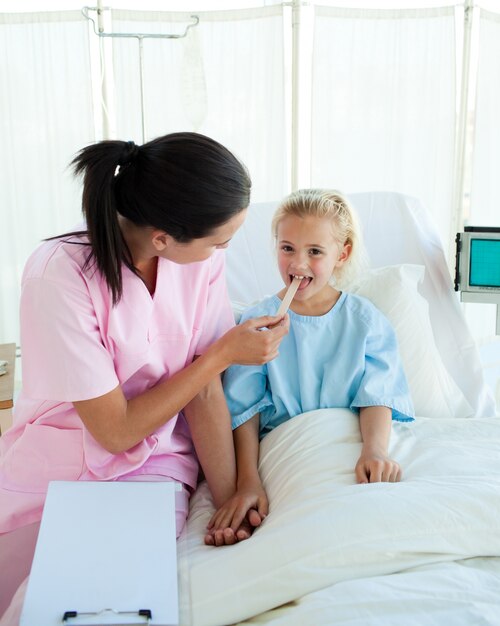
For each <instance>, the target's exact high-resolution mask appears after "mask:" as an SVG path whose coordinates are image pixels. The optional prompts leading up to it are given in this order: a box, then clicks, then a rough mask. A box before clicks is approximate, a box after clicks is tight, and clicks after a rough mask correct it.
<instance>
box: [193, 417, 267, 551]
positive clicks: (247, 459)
mask: <svg viewBox="0 0 500 626" xmlns="http://www.w3.org/2000/svg"><path fill="white" fill-rule="evenodd" d="M234 445H235V450H236V464H237V473H238V478H237V487H236V493H235V494H234V495H233V496H232V497H231V498H230V499H229V500H228V501H227V502H226V503H225V504H224V505H223V506H222V507H221V508H219V510H218V511H216V512H215V514H214V515H213V516H212V518H211V520H210V522H209V523H208V526H207V528H208V530H209V531H210V532H209V534H207V535H206V537H205V543H207V544H209V545H217V546H219V545H227V544H232V543H235V542H236V541H239V540H242V539H247V538H248V537H249V536H250V535H251V532H252V530H253V528H255V527H256V526H260V524H261V523H262V521H263V519H264V518H265V517H266V515H267V512H268V501H267V496H266V492H265V491H264V487H263V486H262V481H261V480H260V476H259V470H258V462H259V414H256V415H254V416H253V417H252V418H251V419H249V420H248V421H247V422H245V423H244V424H242V425H241V426H239V427H238V428H236V430H235V431H234Z"/></svg>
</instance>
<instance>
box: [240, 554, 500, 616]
mask: <svg viewBox="0 0 500 626" xmlns="http://www.w3.org/2000/svg"><path fill="white" fill-rule="evenodd" d="M499 590H500V558H495V557H490V558H473V559H464V560H459V561H451V562H447V563H435V564H432V565H424V566H421V567H415V568H411V569H408V570H406V571H403V572H398V573H396V574H388V575H386V576H375V577H372V578H359V579H357V580H348V581H345V582H341V583H337V584H336V585H331V586H330V587H327V588H326V589H322V590H321V591H317V592H314V593H310V594H307V595H305V596H303V597H302V598H299V599H298V600H296V601H293V602H290V603H288V604H285V605H283V606H281V607H278V608H276V609H273V610H271V611H266V612H265V613H261V614H260V615H257V616H256V617H254V618H251V619H249V620H245V621H244V622H239V623H238V626H240V625H243V624H247V625H250V624H255V625H257V624H260V625H263V624H265V625H266V626H319V625H324V626H327V625H328V626H332V625H334V624H335V625H336V626H337V625H342V626H402V625H404V626H443V625H447V624H450V625H452V626H478V625H480V624H481V625H489V626H495V625H498V624H500V610H499Z"/></svg>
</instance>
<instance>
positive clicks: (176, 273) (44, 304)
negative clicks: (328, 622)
mask: <svg viewBox="0 0 500 626" xmlns="http://www.w3.org/2000/svg"><path fill="white" fill-rule="evenodd" d="M73 165H74V168H75V172H76V173H77V174H82V175H83V203H82V204H83V213H84V216H85V224H84V226H83V227H82V229H81V230H79V231H76V232H73V233H70V234H67V235H64V236H60V237H57V238H54V239H51V240H49V241H46V242H44V243H42V244H41V245H40V246H39V247H38V248H37V250H35V252H34V253H33V254H32V256H31V257H30V258H29V260H28V262H27V264H26V267H25V271H24V275H23V280H22V296H21V344H22V364H23V386H22V391H21V393H20V395H19V397H18V398H17V400H16V405H15V409H14V423H13V426H12V428H11V429H10V430H9V431H7V432H6V433H5V434H4V435H3V436H2V437H1V439H0V533H3V534H2V535H0V560H1V563H0V572H1V575H0V576H1V578H2V581H1V582H2V584H0V588H1V589H2V592H0V615H1V614H2V613H3V610H4V609H5V607H6V606H7V604H8V602H9V600H10V597H11V596H12V594H13V593H14V591H15V589H16V587H17V585H18V584H19V582H20V581H21V580H22V579H23V577H25V576H26V575H27V573H28V572H29V567H30V564H31V559H32V555H33V548H34V542H35V539H36V534H37V531H38V525H39V520H40V518H41V513H42V508H43V504H44V500H45V495H46V490H47V486H48V482H49V481H50V480H174V481H177V482H178V483H180V485H181V487H182V488H181V489H180V490H179V491H178V495H177V533H180V531H181V529H182V527H183V525H184V521H185V519H186V516H187V510H188V499H189V493H190V492H191V491H192V490H193V489H194V487H195V486H196V482H197V477H198V471H199V467H198V461H199V462H200V464H201V466H202V469H203V472H204V474H205V476H206V478H207V480H208V483H209V485H210V488H211V490H212V494H213V497H214V501H215V502H216V504H217V505H218V506H221V505H222V504H223V503H224V502H225V501H226V500H227V499H228V498H229V497H230V496H231V495H232V493H233V492H234V490H235V481H236V473H235V458H234V448H233V441H232V435H231V423H230V417H229V413H228V410H227V406H226V403H225V399H224V394H223V391H222V385H221V380H220V374H221V372H223V371H224V370H225V369H226V368H227V367H228V366H230V365H232V364H235V363H240V364H258V363H265V362H266V361H268V360H269V359H272V358H274V357H275V356H276V355H277V353H278V345H279V343H280V341H281V339H282V338H283V336H284V335H285V334H286V332H287V330H288V328H287V320H282V321H281V323H280V320H279V319H278V318H277V317H275V316H272V315H271V316H264V317H263V318H261V319H260V320H250V321H249V322H248V323H246V324H243V325H241V326H237V327H234V322H233V315H232V310H231V307H230V303H229V300H228V296H227V292H226V285H225V276H224V252H223V249H224V248H226V247H227V246H228V244H229V241H230V240H231V238H232V236H233V235H234V233H235V232H236V230H237V229H238V228H239V227H240V226H241V224H242V223H243V221H244V219H245V212H246V208H247V206H248V203H249V198H250V186H251V183H250V179H249V176H248V174H247V172H246V170H245V168H244V166H243V165H242V164H241V163H240V162H239V161H238V160H237V159H236V158H235V156H234V155H233V154H232V153H231V152H230V151H229V150H227V149H226V148H225V147H224V146H222V145H220V144H219V143H217V142H216V141H214V140H212V139H210V138H208V137H205V136H203V135H199V134H195V133H175V134H171V135H166V136H164V137H159V138H158V139H155V140H153V141H150V142H148V143H146V144H144V145H142V146H137V145H136V144H134V143H133V142H124V141H103V142H100V143H97V144H95V145H91V146H89V147H86V148H84V149H83V150H81V151H80V152H79V154H78V155H77V156H76V158H75V159H74V161H73ZM277 322H278V325H277V326H275V327H274V328H273V330H270V331H269V332H266V333H263V332H259V331H258V328H260V327H262V326H268V325H275V324H276V323H277Z"/></svg>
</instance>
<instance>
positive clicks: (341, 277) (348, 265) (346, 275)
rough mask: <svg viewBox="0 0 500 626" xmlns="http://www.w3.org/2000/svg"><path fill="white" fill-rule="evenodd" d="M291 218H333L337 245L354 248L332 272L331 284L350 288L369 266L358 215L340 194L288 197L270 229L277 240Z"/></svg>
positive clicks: (309, 191) (313, 192) (328, 192)
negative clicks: (283, 223)
mask: <svg viewBox="0 0 500 626" xmlns="http://www.w3.org/2000/svg"><path fill="white" fill-rule="evenodd" d="M290 215H293V216H295V217H301V218H304V217H307V216H312V217H319V218H328V219H331V220H332V223H333V226H334V234H335V239H336V241H337V242H338V244H339V245H340V246H343V245H344V244H350V245H351V253H350V255H349V257H348V258H347V260H346V261H345V263H344V264H343V265H341V266H340V267H338V268H336V269H335V271H334V273H333V276H332V282H333V283H334V284H335V286H336V287H342V288H344V287H346V286H348V285H349V284H350V283H352V282H353V281H354V279H355V278H356V276H357V275H358V274H359V272H360V271H361V270H362V269H364V268H365V267H366V265H367V262H366V253H365V250H364V246H363V242H362V235H361V228H360V226H359V222H358V218H357V215H356V213H355V211H354V210H353V208H352V207H351V205H350V204H349V202H348V201H347V199H346V198H345V196H344V195H342V194H341V193H340V192H339V191H335V190H331V189H299V190H298V191H294V192H293V193H291V194H290V195H289V196H287V197H286V198H285V199H284V200H283V201H282V203H281V204H280V206H279V207H278V208H277V209H276V212H275V214H274V217H273V221H272V226H271V228H272V233H273V237H274V240H275V241H276V239H277V236H278V225H279V223H280V222H281V220H283V219H284V218H285V217H288V216H290Z"/></svg>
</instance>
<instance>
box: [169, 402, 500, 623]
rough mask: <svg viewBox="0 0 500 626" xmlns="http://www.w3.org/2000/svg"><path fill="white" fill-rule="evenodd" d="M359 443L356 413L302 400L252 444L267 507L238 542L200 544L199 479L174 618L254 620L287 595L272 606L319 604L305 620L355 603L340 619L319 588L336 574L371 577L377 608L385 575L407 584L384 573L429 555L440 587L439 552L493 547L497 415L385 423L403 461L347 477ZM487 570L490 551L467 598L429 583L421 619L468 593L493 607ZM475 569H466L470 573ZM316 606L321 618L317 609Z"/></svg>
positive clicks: (442, 562) (499, 499)
mask: <svg viewBox="0 0 500 626" xmlns="http://www.w3.org/2000/svg"><path fill="white" fill-rule="evenodd" d="M360 447H361V441H360V435H359V425H358V418H357V416H356V415H354V414H353V413H351V412H350V411H347V410H345V409H322V410H319V411H312V412H310V413H306V414H303V415H301V416H297V417H295V418H293V419H292V420H290V421H288V422H286V423H285V424H282V425H281V426H280V427H279V428H277V429H275V430H274V431H273V432H271V433H270V434H269V435H267V436H266V437H265V438H264V440H263V442H262V444H261V460H260V472H261V476H262V478H263V481H264V484H265V487H266V490H267V492H268V495H269V498H270V503H271V510H270V514H269V516H268V517H267V519H266V520H265V522H264V524H263V526H262V527H261V528H260V529H259V530H258V531H256V532H255V534H254V536H253V537H252V538H251V539H249V540H248V541H246V542H242V543H240V544H238V545H236V546H228V547H223V548H212V547H207V546H204V545H203V543H202V542H203V533H204V528H205V525H206V523H207V522H208V519H209V518H210V514H211V511H212V505H211V500H210V495H209V492H208V489H207V487H206V485H205V484H202V485H201V486H200V487H199V489H198V490H197V492H196V493H195V495H194V496H193V498H192V503H191V513H190V516H189V521H188V526H187V530H186V533H185V534H184V535H183V536H182V537H181V539H180V541H179V544H178V545H179V563H180V589H181V594H182V595H181V615H182V620H181V623H182V624H191V625H192V626H221V625H223V624H234V623H238V622H241V621H244V620H248V619H250V618H252V617H254V616H255V615H259V614H261V613H264V616H261V617H260V618H259V619H261V620H264V621H261V622H260V623H266V621H265V620H266V619H267V617H266V616H265V615H267V616H268V617H269V620H272V619H275V615H276V613H275V612H273V611H271V612H270V613H268V614H266V613H265V612H266V611H267V612H269V611H270V610H271V609H274V608H275V607H278V606H281V605H283V604H285V603H289V602H295V604H293V605H291V607H288V608H287V607H285V608H284V609H280V611H285V610H286V611H291V613H290V615H292V616H293V612H294V611H295V608H294V607H296V606H298V607H299V611H300V612H303V611H309V610H311V611H317V612H318V615H317V618H316V619H315V620H314V622H303V621H300V619H303V618H302V617H301V618H300V619H299V617H297V620H299V621H298V622H297V623H314V624H324V625H325V626H326V625H327V624H331V623H340V624H344V623H345V624H349V623H350V622H349V621H348V620H350V619H358V617H357V615H358V613H356V611H358V609H356V607H354V608H352V610H351V609H349V608H348V607H344V608H345V611H346V617H345V618H342V619H345V620H346V621H344V622H342V621H340V622H332V621H330V620H331V617H330V616H331V615H334V611H336V610H337V608H338V607H336V606H335V603H334V604H333V605H332V606H330V604H331V603H330V601H327V598H333V600H335V598H336V597H337V595H336V594H337V593H340V591H339V587H338V585H339V584H342V585H345V584H347V583H350V584H352V585H353V586H352V589H353V593H354V594H356V593H358V594H359V593H360V591H359V590H360V589H362V586H361V585H362V583H360V582H359V581H360V580H361V579H363V580H366V579H371V581H372V582H371V585H372V587H371V588H372V589H373V594H372V600H371V603H372V604H373V603H375V604H376V599H377V597H380V602H381V604H380V605H379V609H380V615H381V617H380V619H381V620H382V614H383V611H384V610H385V608H384V607H385V604H384V603H386V602H388V598H389V599H390V597H391V590H390V587H388V588H386V586H385V582H384V581H389V583H391V584H392V583H393V582H394V581H396V582H397V583H398V584H399V582H398V581H401V589H402V591H401V593H402V594H403V596H404V594H405V593H408V590H409V589H410V587H409V586H408V585H407V584H406V582H405V581H407V580H408V578H397V577H396V578H391V576H392V575H396V574H398V575H400V574H401V573H407V574H410V573H411V572H414V571H415V568H421V567H422V566H433V567H434V568H436V569H435V570H430V571H434V572H435V575H436V580H437V581H442V583H443V587H442V589H443V594H444V593H445V591H446V589H447V588H448V587H447V585H448V586H449V585H450V584H451V579H450V580H448V582H446V580H445V579H446V576H444V577H443V572H445V573H446V572H448V571H450V572H451V571H452V570H451V569H447V568H446V567H445V566H447V564H450V563H451V564H452V563H454V562H456V563H459V562H462V561H463V560H464V559H470V558H476V557H500V523H499V520H500V465H499V460H498V451H499V450H500V420H499V419H498V418H490V419H488V418H477V419H458V418H450V419H439V418H432V419H426V418H420V419H418V420H417V421H416V422H415V423H413V424H401V423H397V424H394V432H393V438H392V443H391V450H390V454H391V455H392V456H393V457H394V458H396V459H397V460H398V461H399V462H400V463H401V465H402V467H403V471H404V480H403V481H402V482H401V483H396V484H388V483H378V484H373V485H357V484H355V480H354V472H353V468H354V465H355V462H356V460H357V457H358V455H359V452H360ZM488 562H490V561H488ZM438 566H439V567H438ZM443 568H444V569H443ZM497 572H498V562H497V561H495V564H494V566H493V568H492V572H489V571H486V572H485V573H484V577H485V579H488V580H489V582H488V585H487V587H485V588H484V589H483V588H482V587H481V586H479V584H478V583H477V584H476V583H475V584H474V589H473V590H472V591H471V592H470V595H469V598H470V601H468V600H467V596H462V594H460V593H457V594H456V596H455V597H453V596H452V595H449V594H448V596H446V597H444V598H443V600H442V602H441V601H440V600H439V594H438V597H437V599H436V604H435V608H434V609H432V610H433V612H434V616H433V617H432V619H434V620H435V621H434V622H433V621H429V622H423V623H424V624H426V625H427V623H429V624H433V623H436V624H437V623H440V624H442V623H453V624H454V623H455V622H448V621H445V622H442V621H438V618H439V614H440V611H441V610H445V609H446V610H447V611H455V612H457V613H460V611H461V610H462V609H461V607H462V606H463V605H464V603H465V604H467V603H470V602H475V600H473V596H474V594H475V595H476V596H477V601H480V602H482V603H484V604H485V606H486V607H487V606H488V605H489V604H492V605H493V606H494V608H495V609H496V610H497V612H498V614H499V615H500V595H497V597H496V600H495V599H494V598H493V595H492V593H491V588H492V586H493V587H494V585H495V584H496V583H495V580H496V578H495V577H496V576H497ZM417 573H418V572H417ZM474 575H475V574H474V572H472V573H470V572H466V574H464V576H465V577H466V578H467V576H468V577H469V580H471V578H470V577H471V576H474ZM452 576H453V575H452ZM379 577H383V578H379ZM412 580H413V579H412ZM414 580H416V581H420V582H418V584H419V585H420V593H421V594H422V595H424V596H426V597H430V598H431V597H432V595H433V593H434V591H433V584H434V583H433V579H432V577H429V579H428V581H427V583H426V582H425V580H426V576H425V575H423V576H420V577H418V576H417V575H416V573H415V577H414ZM478 580H479V579H478ZM355 581H358V583H357V584H356V583H355ZM471 582H472V581H471ZM440 584H441V583H440ZM332 585H333V587H331V586H332ZM464 585H465V583H464ZM329 587H331V589H329V590H328V591H326V589H327V588H329ZM341 589H342V588H340V590H341ZM356 589H357V590H358V591H357V592H356ZM381 589H383V590H384V591H380V590H381ZM320 590H324V591H323V592H322V594H320V595H317V592H319V591H320ZM379 591H380V594H381V595H380V596H379ZM395 593H396V592H395ZM307 594H313V595H309V596H308V595H307ZM332 594H333V595H332ZM445 595H446V594H445ZM301 598H302V599H301ZM362 598H363V596H361V599H362ZM395 598H396V595H395ZM440 602H441V605H440ZM357 603H358V600H356V602H352V603H351V604H353V605H357ZM394 606H396V605H394ZM429 606H430V605H429ZM300 607H303V608H300ZM304 607H305V608H304ZM372 608H373V607H372ZM469 609H470V610H472V607H469ZM469 609H468V610H469ZM366 610H372V609H370V607H368V608H366ZM373 610H374V611H376V610H378V609H376V608H373ZM390 610H391V611H395V610H396V608H394V607H393V608H391V609H390ZM408 610H409V612H412V609H411V610H410V607H409V608H408ZM481 610H482V609H481ZM484 610H486V609H484ZM492 610H493V609H492ZM321 612H324V613H325V617H324V621H318V620H319V619H320V613H321ZM332 612H333V613H332ZM278 615H279V613H278ZM287 619H296V618H295V617H290V618H288V617H287ZM322 619H323V618H322ZM359 619H361V618H359ZM439 619H440V618H439ZM429 620H431V618H429ZM257 623H259V622H257ZM270 623H272V622H270ZM287 623H288V622H287ZM291 623H293V622H291ZM353 623H356V621H354V622H353ZM360 623H361V622H360ZM365 623H366V622H365ZM368 623H370V624H371V622H368ZM384 623H387V622H384ZM401 623H405V624H407V623H408V622H407V621H406V620H404V621H403V622H401ZM478 623H481V622H478ZM484 623H490V622H484ZM491 623H494V622H491Z"/></svg>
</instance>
